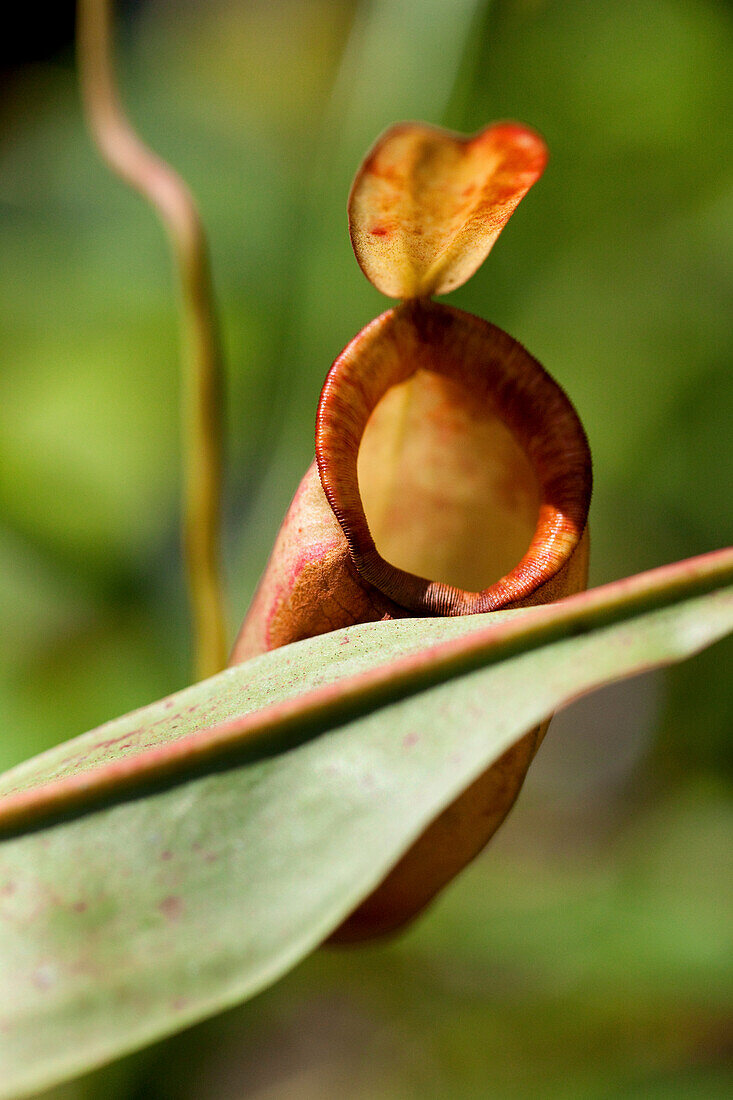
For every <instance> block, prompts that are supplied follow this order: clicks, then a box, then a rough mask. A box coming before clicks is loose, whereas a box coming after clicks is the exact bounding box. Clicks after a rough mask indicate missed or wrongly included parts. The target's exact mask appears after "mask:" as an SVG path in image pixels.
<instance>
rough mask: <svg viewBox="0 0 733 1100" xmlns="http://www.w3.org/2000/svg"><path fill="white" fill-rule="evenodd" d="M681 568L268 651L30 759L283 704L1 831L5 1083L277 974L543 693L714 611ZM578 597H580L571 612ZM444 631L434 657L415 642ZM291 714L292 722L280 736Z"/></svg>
mask: <svg viewBox="0 0 733 1100" xmlns="http://www.w3.org/2000/svg"><path fill="white" fill-rule="evenodd" d="M729 559H730V555H728V557H727V558H726V559H724V560H722V561H721V563H720V566H719V567H718V569H717V573H716V572H715V571H713V572H712V574H711V575H710V576H709V577H708V579H707V580H706V581H705V583H706V585H707V586H708V587H710V586H713V587H714V586H715V585H716V584H720V583H721V582H722V581H723V580H724V578H725V576H726V573H725V568H726V566H727V572H728V574H730V568H731V566H730V560H729ZM698 576H699V574H698V573H696V572H695V570H694V569H693V570H691V569H690V567H688V566H685V567H684V569H677V570H676V571H675V572H674V573H672V574H670V575H669V578H668V580H667V583H666V585H665V586H664V588H665V591H666V594H667V599H671V600H672V601H675V602H673V603H672V604H671V605H669V606H662V607H661V608H658V609H657V610H653V611H646V613H644V610H643V609H644V607H645V606H647V605H648V604H649V602H650V590H649V586H648V585H647V587H645V588H644V587H642V588H641V595H637V597H636V598H635V599H630V598H629V593H628V586H627V585H622V586H617V587H616V588H611V589H610V590H609V591H608V594H601V593H598V594H594V595H593V596H592V597H587V596H586V597H581V598H580V601H578V600H576V601H571V602H570V605H569V606H567V605H566V607H565V608H563V607H562V606H560V605H558V606H557V607H555V608H549V609H541V608H540V609H533V610H532V611H530V612H524V613H520V614H519V615H518V616H511V619H512V620H513V621H510V622H509V623H508V624H507V625H508V627H509V628H511V627H514V628H515V630H514V634H513V636H514V639H515V640H514V642H513V643H512V644H510V645H507V644H506V643H505V642H502V633H501V631H502V624H500V625H499V626H493V625H492V626H489V633H487V631H486V630H483V631H482V627H485V625H486V621H487V620H488V621H489V622H491V621H492V620H494V619H495V616H476V617H468V618H464V619H456V620H453V621H440V620H420V619H413V620H405V621H402V622H396V623H371V624H366V625H363V626H360V627H353V628H350V629H349V630H348V631H339V632H336V633H335V634H331V635H326V636H325V637H323V638H314V639H310V640H308V641H306V642H301V643H298V644H297V645H295V646H292V647H286V648H285V649H282V650H278V651H276V652H274V653H270V654H266V655H264V656H263V657H261V658H258V659H256V660H255V661H252V662H248V663H246V664H244V665H241V666H238V667H237V668H234V669H231V670H229V671H227V672H225V673H222V674H220V675H219V676H218V677H215V678H214V679H213V680H212V681H205V682H203V683H202V684H198V685H196V686H194V687H192V688H189V689H187V690H186V691H185V692H183V693H182V694H181V695H179V696H178V697H172V699H171V700H169V701H168V702H166V701H163V702H161V703H159V704H154V705H153V706H152V707H149V708H147V709H146V710H143V711H139V712H137V713H136V714H134V715H132V716H130V717H129V718H128V719H120V720H119V721H118V722H117V723H113V724H112V725H111V726H106V727H104V728H103V730H101V731H94V732H92V733H91V734H88V735H86V736H85V737H83V738H80V739H78V740H77V741H76V742H74V743H72V744H71V745H67V746H63V747H62V748H61V749H59V750H56V751H55V752H53V753H51V754H49V755H48V757H47V758H45V759H43V758H42V759H41V760H40V761H39V762H38V764H37V765H36V767H37V768H40V772H41V776H43V775H48V776H51V777H59V778H60V779H63V777H64V776H67V777H68V776H73V775H75V774H80V775H83V774H84V773H85V772H86V773H87V776H88V777H89V778H90V779H91V780H92V782H93V781H94V774H95V771H94V770H95V766H98V760H97V759H95V754H96V756H97V757H99V756H100V754H102V756H103V758H104V762H105V763H106V764H108V765H110V764H111V765H114V763H115V761H124V760H125V759H126V758H128V759H129V757H130V755H132V756H133V758H134V757H135V753H136V752H137V753H138V757H137V758H138V759H139V760H143V759H144V747H145V746H146V745H147V746H155V751H156V752H157V753H158V754H160V753H161V752H162V751H164V748H163V747H164V746H165V745H167V744H171V743H174V744H175V743H178V744H184V745H185V744H186V736H187V734H191V733H193V734H194V740H195V738H203V737H204V736H205V735H206V727H205V725H204V722H205V720H206V719H207V718H208V721H209V723H211V724H212V727H213V728H214V729H216V727H217V726H218V727H219V728H220V729H224V730H225V731H226V732H227V737H228V739H229V740H230V741H231V740H233V739H234V738H235V736H236V732H237V725H238V723H239V724H240V725H241V728H242V729H243V730H244V728H245V727H244V725H243V724H242V721H243V720H242V719H241V718H240V716H242V715H245V716H246V714H247V712H252V711H253V710H255V709H256V708H257V707H258V706H260V707H261V706H262V705H263V703H266V702H269V703H271V704H277V703H281V702H282V701H283V699H284V698H287V697H291V698H292V697H293V696H294V695H295V697H296V698H297V700H298V703H299V704H300V705H299V709H298V710H297V711H296V716H300V721H299V722H293V723H289V725H288V726H287V729H286V731H285V733H284V734H283V732H282V731H281V730H280V729H279V727H278V725H277V723H276V720H275V717H274V715H275V714H276V713H277V707H276V706H275V707H274V710H273V718H272V720H271V724H270V731H271V732H269V733H267V730H266V734H267V736H268V740H266V741H265V742H264V744H262V742H261V740H260V742H257V741H255V742H254V744H253V747H252V748H251V749H249V750H248V739H247V738H246V737H245V738H244V739H243V740H242V741H241V743H240V748H241V751H242V752H243V754H244V756H245V758H246V757H247V756H248V755H249V756H250V757H254V759H252V760H251V762H250V763H244V764H239V765H236V763H235V762H232V764H231V766H230V767H229V768H228V769H225V770H224V771H223V772H220V771H217V768H216V759H214V760H213V761H212V762H211V764H210V765H209V766H210V767H212V768H213V770H212V771H211V773H210V774H206V775H205V776H203V777H202V778H198V779H193V780H190V781H189V782H185V783H179V784H178V785H176V786H174V787H173V788H172V789H170V790H167V791H163V792H161V793H158V794H152V795H149V796H148V797H145V798H133V799H132V800H129V801H124V802H122V804H119V805H113V806H111V807H110V808H107V809H99V810H97V811H96V812H93V813H87V814H85V815H83V816H81V817H78V818H76V819H73V818H72V819H71V820H70V821H68V822H66V823H62V824H59V825H57V826H56V827H54V828H52V829H45V830H44V829H41V830H40V831H36V832H31V833H30V834H29V835H27V836H22V837H20V838H18V839H15V840H9V841H6V842H5V843H4V845H3V847H2V851H1V853H0V895H1V896H2V898H3V906H2V911H1V913H0V931H1V933H2V937H1V939H0V1000H2V1001H3V1003H4V1005H5V1010H4V1014H3V1028H2V1033H1V1037H0V1044H2V1045H1V1046H0V1051H2V1053H3V1059H2V1062H3V1066H4V1078H3V1082H2V1084H0V1096H4V1097H8V1098H11V1097H18V1096H22V1095H29V1094H30V1093H31V1092H32V1090H34V1089H38V1088H39V1087H41V1086H43V1085H50V1084H53V1083H56V1082H57V1081H59V1080H63V1079H64V1078H66V1077H69V1076H72V1075H73V1074H74V1073H79V1072H81V1071H83V1070H85V1069H89V1068H91V1067H93V1066H95V1065H97V1064H99V1063H101V1062H104V1061H107V1060H109V1059H110V1058H111V1057H113V1056H115V1055H119V1054H121V1053H124V1052H125V1051H127V1050H130V1049H135V1048H136V1047H138V1046H141V1045H143V1044H145V1043H147V1042H150V1041H151V1040H152V1039H154V1038H157V1037H159V1036H160V1035H162V1034H166V1033H167V1032H170V1031H175V1030H178V1029H180V1028H181V1027H183V1026H185V1025H186V1024H188V1023H191V1022H192V1021H194V1020H197V1019H200V1018H201V1017H202V1016H206V1015H210V1014H211V1013H212V1012H215V1011H217V1010H219V1009H221V1008H224V1007H227V1006H229V1005H231V1004H235V1003H237V1002H239V1001H242V1000H244V999H246V998H247V997H249V996H252V995H253V994H254V993H257V992H258V991H259V990H260V989H262V988H263V987H265V986H267V985H268V984H270V983H271V982H272V981H274V980H275V979H277V978H278V977H280V976H281V975H282V974H283V973H284V972H285V971H286V970H287V969H289V968H291V967H292V966H293V965H294V964H295V963H296V962H297V961H298V960H299V959H300V958H302V957H303V955H305V954H306V953H308V952H309V951H311V950H312V949H313V948H315V947H316V946H317V945H318V944H319V943H320V942H321V941H322V940H323V939H324V938H325V937H326V936H327V935H328V934H329V932H331V931H332V930H333V929H334V928H335V927H337V925H338V924H339V923H340V922H341V921H342V920H343V919H344V918H345V917H346V916H347V915H348V914H349V913H350V912H351V910H352V909H353V908H354V907H355V906H356V905H357V904H358V902H359V901H361V900H362V899H363V898H364V897H366V896H367V895H368V894H369V893H370V891H371V890H372V889H373V888H374V887H375V886H376V885H377V884H378V883H379V882H380V881H381V879H382V878H383V877H384V875H385V873H386V872H387V871H388V870H389V869H390V867H392V866H393V865H394V863H395V862H396V861H397V859H398V858H399V857H400V856H401V855H402V854H403V852H405V851H406V850H407V848H409V846H410V844H411V842H412V841H413V840H414V838H415V837H417V836H419V834H420V833H421V832H422V830H423V829H424V828H425V826H426V825H427V824H428V823H429V822H430V821H431V820H433V818H434V817H435V816H436V815H437V814H438V813H439V812H440V811H441V810H442V809H443V808H444V807H445V806H447V805H448V804H449V803H450V802H451V801H452V800H453V798H455V797H456V795H457V794H459V793H460V792H461V791H462V790H464V789H465V787H467V786H468V785H469V784H470V783H471V782H472V780H473V779H475V778H476V777H477V776H478V775H480V774H481V773H482V772H483V771H484V770H485V769H486V768H487V767H488V766H489V765H490V764H491V763H493V762H494V761H495V760H497V759H498V758H499V756H501V754H502V753H503V752H504V751H505V750H506V749H507V748H508V747H509V746H510V745H511V744H512V743H513V742H514V741H516V740H517V739H518V738H519V737H520V736H521V735H522V734H523V733H524V732H525V731H526V730H527V729H529V728H531V727H532V726H533V725H535V724H537V723H538V722H539V721H540V720H541V719H542V718H543V717H545V716H546V715H547V714H548V713H550V712H551V711H552V710H554V709H555V708H556V707H557V706H559V705H560V704H561V703H563V702H565V701H566V700H567V699H569V698H572V697H574V696H576V695H578V694H580V693H582V692H584V691H587V690H589V689H590V688H592V687H596V686H598V685H599V684H602V683H604V682H607V681H608V680H610V679H613V678H616V677H618V676H623V675H628V674H629V673H631V672H635V671H638V670H639V669H640V668H649V667H652V666H654V665H658V664H662V663H666V662H669V661H674V660H679V659H681V658H682V657H685V656H688V655H690V654H691V653H694V652H696V651H697V650H699V649H700V648H701V647H703V646H705V645H707V644H709V643H710V642H712V641H714V640H716V639H717V638H718V637H721V636H722V635H723V634H725V633H727V632H728V631H730V630H733V593H732V592H731V591H730V590H727V591H723V590H720V591H717V592H716V591H713V592H712V593H710V594H708V595H703V596H696V597H693V598H691V599H687V600H685V599H682V600H680V591H679V589H678V588H677V589H675V583H679V581H680V580H681V581H682V584H683V585H685V586H686V587H687V588H688V590H690V591H693V590H694V587H695V586H696V585H697V586H699V580H698ZM660 598H661V599H664V594H663V593H662V592H660V591H659V590H657V591H656V593H655V595H654V598H653V600H652V601H651V602H652V603H654V602H659V600H660ZM578 604H579V606H581V607H583V606H585V607H587V608H588V609H589V610H590V609H592V610H591V611H590V614H588V615H586V616H585V617H584V618H582V619H580V618H579V617H578V615H574V607H575V606H578ZM640 612H641V613H640ZM609 613H610V617H611V621H612V625H604V624H605V623H607V622H608V618H609ZM614 618H615V619H616V620H618V621H616V622H615V623H614V622H613V619H614ZM543 620H545V621H546V622H549V623H554V624H555V630H554V636H555V637H557V635H558V634H559V640H556V641H552V640H550V641H549V642H548V643H547V644H544V645H543V644H542V642H543V641H546V639H547V637H548V636H549V638H550V639H551V638H552V637H553V634H548V632H547V630H545V631H544V632H543V630H542V627H541V625H540V624H541V623H542V621H543ZM466 634H468V635H469V643H470V644H469V646H468V647H463V648H461V647H460V646H459V645H458V642H460V639H461V637H462V636H464V635H466ZM451 635H452V636H453V637H454V641H453V642H452V643H449V645H448V647H447V649H446V650H445V652H446V654H447V656H448V658H449V659H445V657H444V658H442V659H441V649H440V647H439V648H438V649H432V650H431V649H429V648H427V650H426V647H430V645H431V644H433V643H434V642H435V640H436V637H437V638H445V637H446V636H448V637H450V636H451ZM456 635H458V641H456V638H455V636H456ZM484 638H486V639H487V641H483V639H484ZM492 643H493V644H492ZM337 647H338V648H337ZM339 650H345V655H344V658H343V659H342V660H340V661H339V660H337V659H336V658H335V654H336V653H338V651H339ZM410 652H412V653H413V659H412V666H408V667H413V669H414V671H413V674H412V675H411V676H408V675H402V676H400V675H399V674H397V675H395V676H394V677H390V679H389V681H388V683H387V686H386V687H383V688H381V689H380V690H379V692H378V693H375V692H374V691H370V690H369V681H368V677H365V676H364V675H363V674H364V673H365V672H366V671H367V670H369V669H374V668H375V667H377V668H380V667H381V668H387V669H389V670H392V669H399V658H400V657H401V656H403V655H404V654H405V653H410ZM461 654H463V657H461ZM466 654H470V655H471V659H470V660H469V659H467V658H466V656H465V655H466ZM477 663H479V665H485V667H478V668H477V667H476V664H477ZM426 667H427V670H428V672H429V673H430V675H428V676H426V675H425V672H424V669H425V668H426ZM355 673H356V679H352V677H353V676H354V674H355ZM359 673H362V676H361V677H359V675H358V674H359ZM324 681H325V683H326V684H336V683H337V684H338V685H339V688H340V691H339V698H340V699H341V700H343V705H339V707H338V709H337V710H334V709H332V708H331V709H329V708H327V707H325V708H321V707H318V708H313V706H311V707H310V708H309V702H308V701H309V696H308V692H309V690H312V689H314V688H318V687H321V695H322V694H323V685H324ZM326 690H327V689H326ZM266 715H267V711H265V716H266ZM227 718H228V719H229V721H227ZM130 727H132V728H130ZM304 730H305V731H306V732H307V733H308V734H310V739H309V740H306V741H305V743H302V744H300V745H298V743H299V742H302V740H303V736H304ZM131 744H132V748H130V745H131ZM293 745H295V746H296V747H292V746H293ZM207 770H208V769H207ZM34 781H35V782H41V784H42V783H43V778H41V780H38V779H37V778H35V777H34V764H33V762H31V764H30V765H29V766H27V767H26V768H20V769H18V770H17V771H16V773H15V775H9V776H8V777H7V778H6V781H5V788H6V791H7V792H8V794H9V796H10V797H12V792H13V790H15V789H20V790H22V789H24V788H28V787H32V786H33V783H34Z"/></svg>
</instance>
